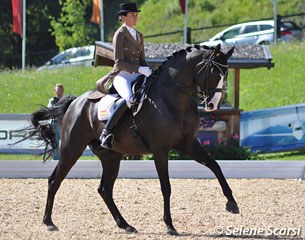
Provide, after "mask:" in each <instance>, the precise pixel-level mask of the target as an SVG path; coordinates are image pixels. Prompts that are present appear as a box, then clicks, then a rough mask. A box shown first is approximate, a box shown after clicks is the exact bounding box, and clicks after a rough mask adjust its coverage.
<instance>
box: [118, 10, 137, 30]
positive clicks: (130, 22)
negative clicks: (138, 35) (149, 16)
mask: <svg viewBox="0 0 305 240" xmlns="http://www.w3.org/2000/svg"><path fill="white" fill-rule="evenodd" d="M121 18H122V20H123V22H124V23H125V24H126V25H127V26H128V27H132V28H133V27H135V26H136V25H137V23H138V13H137V12H129V13H127V15H126V16H124V15H122V16H121Z"/></svg>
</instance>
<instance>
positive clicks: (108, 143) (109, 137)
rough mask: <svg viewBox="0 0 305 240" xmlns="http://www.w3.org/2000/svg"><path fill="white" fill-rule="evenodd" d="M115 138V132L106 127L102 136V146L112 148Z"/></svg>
mask: <svg viewBox="0 0 305 240" xmlns="http://www.w3.org/2000/svg"><path fill="white" fill-rule="evenodd" d="M113 140H114V136H113V134H112V133H109V132H108V131H107V130H106V129H104V130H103V132H102V136H101V146H102V147H104V148H112V142H113Z"/></svg>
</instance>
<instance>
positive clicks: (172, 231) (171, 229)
mask: <svg viewBox="0 0 305 240" xmlns="http://www.w3.org/2000/svg"><path fill="white" fill-rule="evenodd" d="M167 234H169V235H171V236H178V232H177V230H176V229H175V228H174V227H172V228H171V227H168V228H167Z"/></svg>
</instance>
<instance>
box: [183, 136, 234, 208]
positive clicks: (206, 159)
mask: <svg viewBox="0 0 305 240" xmlns="http://www.w3.org/2000/svg"><path fill="white" fill-rule="evenodd" d="M179 150H180V151H181V152H182V153H184V154H186V155H189V156H190V157H191V158H193V159H194V160H195V161H197V162H199V163H200V164H203V165H205V166H207V167H208V168H209V169H210V170H211V171H212V172H213V173H214V174H215V176H216V178H217V180H218V181H219V183H220V186H221V188H222V191H223V194H224V195H225V196H226V197H227V199H228V202H227V204H226V209H227V211H229V212H232V213H239V208H238V205H237V203H236V201H235V199H234V197H233V194H232V190H231V188H230V187H229V184H228V183H227V180H226V179H225V177H224V175H223V173H222V170H221V168H220V166H219V165H218V163H217V162H216V161H215V159H213V158H211V157H210V156H209V155H208V154H207V153H206V151H205V150H204V149H203V147H202V146H201V144H200V143H199V142H198V141H197V140H194V141H193V142H191V143H190V144H188V145H187V144H186V145H184V146H183V147H181V148H179Z"/></svg>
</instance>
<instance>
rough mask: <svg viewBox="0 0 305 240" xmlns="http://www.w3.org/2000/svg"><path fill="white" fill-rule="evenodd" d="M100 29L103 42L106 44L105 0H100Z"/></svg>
mask: <svg viewBox="0 0 305 240" xmlns="http://www.w3.org/2000/svg"><path fill="white" fill-rule="evenodd" d="M100 21H101V23H100V29H101V41H102V42H104V8H103V0H100Z"/></svg>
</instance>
